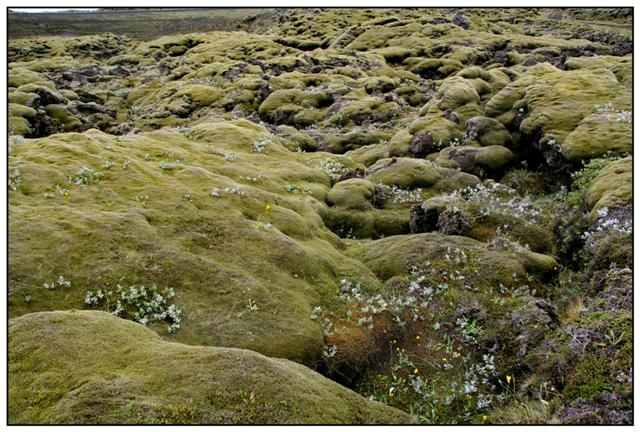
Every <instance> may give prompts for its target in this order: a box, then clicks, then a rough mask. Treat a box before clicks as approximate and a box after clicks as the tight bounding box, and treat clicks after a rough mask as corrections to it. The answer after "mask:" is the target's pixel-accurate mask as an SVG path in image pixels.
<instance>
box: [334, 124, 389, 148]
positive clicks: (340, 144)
mask: <svg viewBox="0 0 640 432" xmlns="http://www.w3.org/2000/svg"><path fill="white" fill-rule="evenodd" d="M388 140H389V132H386V131H378V130H372V131H368V130H356V131H354V132H350V133H346V134H343V135H337V136H329V137H327V138H326V145H327V147H328V148H329V150H331V151H332V152H333V153H345V152H347V151H350V150H354V149H357V148H360V147H363V146H372V145H377V144H379V145H381V146H384V145H385V142H386V141H388Z"/></svg>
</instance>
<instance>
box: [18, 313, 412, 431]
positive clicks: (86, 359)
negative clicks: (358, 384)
mask: <svg viewBox="0 0 640 432" xmlns="http://www.w3.org/2000/svg"><path fill="white" fill-rule="evenodd" d="M9 338H10V341H11V342H10V348H9V373H10V376H11V379H10V381H9V400H10V402H9V403H10V406H11V409H10V411H9V423H30V424H35V423H57V424H85V423H88V424H91V423H93V424H96V423H97V424H120V423H122V424H133V423H147V424H149V423H160V424H161V423H174V424H175V423H183V424H185V423H205V424H222V423H244V424H247V423H258V424H284V423H305V424H307V423H316V424H330V423H331V424H334V423H341V424H345V423H365V424H370V423H385V424H390V423H407V422H409V416H408V415H406V414H404V413H402V412H400V411H398V410H395V409H393V408H390V407H386V406H384V405H382V404H380V403H377V402H371V401H368V400H366V399H365V398H363V397H362V396H359V395H357V394H356V393H354V392H353V391H350V390H347V389H345V388H344V387H341V386H340V385H338V384H336V383H334V382H331V381H329V380H328V379H327V378H325V377H323V376H322V375H320V374H318V373H317V372H314V371H312V370H310V369H307V368H306V367H304V366H301V365H299V364H297V363H294V362H291V361H288V360H284V359H270V358H268V357H264V356H262V355H260V354H257V353H255V352H252V351H248V350H241V349H232V348H215V347H198V346H187V345H181V344H177V343H170V342H165V341H163V340H162V339H160V338H159V337H158V336H157V335H156V334H155V333H154V332H152V331H150V330H149V329H146V328H144V327H143V326H142V325H140V324H136V323H132V322H130V321H125V320H122V319H119V318H116V317H113V316H112V315H111V314H108V313H104V312H91V311H70V312H41V313H34V314H27V315H24V316H21V317H19V318H15V319H12V320H11V321H10V324H9ZM88 346H90V347H91V349H87V347H88ZM53 353H55V355H52V354H53ZM35 365H37V367H34V366H35Z"/></svg>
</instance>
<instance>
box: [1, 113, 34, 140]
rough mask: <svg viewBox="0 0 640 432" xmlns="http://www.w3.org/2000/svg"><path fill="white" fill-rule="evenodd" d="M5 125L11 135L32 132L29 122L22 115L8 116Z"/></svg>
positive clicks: (27, 134) (29, 133) (23, 134)
mask: <svg viewBox="0 0 640 432" xmlns="http://www.w3.org/2000/svg"><path fill="white" fill-rule="evenodd" d="M7 126H8V129H9V134H11V135H22V136H30V135H31V133H32V129H31V124H30V123H29V120H27V119H26V118H24V117H11V116H9V118H8V120H7Z"/></svg>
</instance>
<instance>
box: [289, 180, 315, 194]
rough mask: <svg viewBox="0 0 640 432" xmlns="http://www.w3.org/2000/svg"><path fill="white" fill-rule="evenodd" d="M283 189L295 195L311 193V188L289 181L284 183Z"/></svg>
mask: <svg viewBox="0 0 640 432" xmlns="http://www.w3.org/2000/svg"><path fill="white" fill-rule="evenodd" d="M284 190H286V191H287V192H289V193H292V194H296V195H311V189H309V188H306V187H301V186H298V185H294V184H291V183H287V184H286V185H284Z"/></svg>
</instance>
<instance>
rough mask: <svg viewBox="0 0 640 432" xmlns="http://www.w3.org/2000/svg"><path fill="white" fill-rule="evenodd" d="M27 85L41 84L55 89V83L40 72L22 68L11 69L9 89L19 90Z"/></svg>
mask: <svg viewBox="0 0 640 432" xmlns="http://www.w3.org/2000/svg"><path fill="white" fill-rule="evenodd" d="M27 84H34V85H35V84H41V85H44V86H46V87H49V88H53V83H52V82H51V81H49V80H48V79H46V78H45V77H44V76H43V75H42V74H40V73H38V72H34V71H32V70H29V69H27V68H21V67H12V68H11V69H9V76H8V85H9V87H16V88H18V87H21V86H23V85H27Z"/></svg>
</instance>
